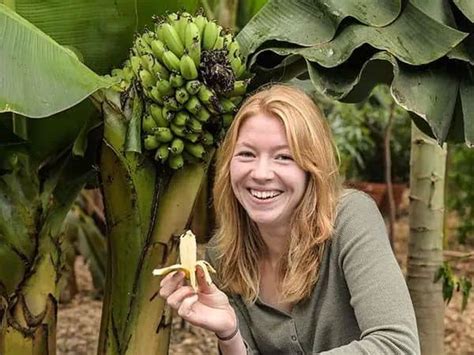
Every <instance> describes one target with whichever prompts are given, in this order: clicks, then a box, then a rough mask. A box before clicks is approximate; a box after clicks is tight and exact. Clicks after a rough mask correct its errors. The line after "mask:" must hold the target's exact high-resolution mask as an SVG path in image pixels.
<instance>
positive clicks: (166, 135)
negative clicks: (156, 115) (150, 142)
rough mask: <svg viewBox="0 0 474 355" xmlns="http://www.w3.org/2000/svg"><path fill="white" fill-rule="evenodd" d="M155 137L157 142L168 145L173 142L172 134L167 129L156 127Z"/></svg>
mask: <svg viewBox="0 0 474 355" xmlns="http://www.w3.org/2000/svg"><path fill="white" fill-rule="evenodd" d="M155 137H156V140H157V141H158V142H161V143H168V142H171V141H172V140H173V133H172V132H171V129H169V128H168V127H157V128H156V130H155ZM157 147H158V146H157Z"/></svg>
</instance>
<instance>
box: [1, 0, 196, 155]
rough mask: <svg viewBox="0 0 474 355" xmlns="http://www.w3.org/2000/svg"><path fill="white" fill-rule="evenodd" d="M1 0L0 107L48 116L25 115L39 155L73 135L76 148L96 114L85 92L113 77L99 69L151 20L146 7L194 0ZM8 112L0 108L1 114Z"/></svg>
mask: <svg viewBox="0 0 474 355" xmlns="http://www.w3.org/2000/svg"><path fill="white" fill-rule="evenodd" d="M2 2H3V1H0V28H1V30H0V34H1V36H0V37H1V38H2V41H1V42H0V113H1V112H15V113H18V114H20V115H23V116H28V117H33V118H47V120H49V121H48V122H46V121H42V122H39V123H38V122H36V123H32V122H30V120H28V119H27V120H26V126H27V127H28V128H27V129H26V130H25V131H26V132H27V133H28V138H30V135H31V140H34V141H37V142H38V144H40V146H39V147H38V149H36V147H35V145H34V144H33V146H32V150H31V151H32V152H34V153H35V157H36V158H37V159H38V160H39V161H42V160H43V159H45V158H46V157H47V156H49V154H51V153H52V152H59V151H61V149H64V148H65V147H66V146H70V145H71V144H73V143H74V146H73V148H74V154H76V155H83V154H84V152H85V149H86V148H87V141H86V137H87V133H88V132H89V131H90V130H91V129H93V128H94V127H96V126H97V125H98V124H100V121H101V119H100V117H99V116H98V113H97V111H96V110H95V108H94V107H93V105H92V104H91V103H90V102H88V101H87V100H86V101H84V99H85V98H86V97H88V96H89V95H91V94H93V93H94V92H95V91H96V90H98V89H100V88H106V87H109V86H110V85H112V84H113V81H112V80H111V79H110V78H109V77H107V76H104V77H101V76H100V75H98V74H105V73H108V72H110V70H111V69H112V68H113V67H117V66H119V65H120V64H121V63H122V61H123V60H124V59H125V58H126V56H127V55H128V50H129V47H130V43H131V42H132V39H133V36H134V33H136V32H137V31H140V30H142V29H143V28H144V27H145V26H150V25H151V21H152V15H153V14H156V15H160V14H163V13H165V12H166V11H176V10H180V9H186V10H188V11H190V12H193V11H195V10H196V8H197V5H198V1H197V0H179V1H173V2H171V1H151V0H141V1H128V0H106V1H102V0H87V1H80V2H66V1H63V2H58V1H53V0H47V1H38V0H17V1H14V2H10V1H9V2H4V4H5V5H9V6H10V7H12V8H8V7H7V6H5V5H2V4H1V3H2ZM67 109H70V111H68V112H63V111H64V110H67ZM58 112H63V113H62V114H57V113H58ZM11 119H12V118H10V116H8V117H5V116H4V115H0V121H4V120H11ZM43 125H45V126H43ZM30 126H31V127H30ZM43 130H44V133H43ZM35 133H37V134H36V135H35ZM33 135H34V136H33ZM45 137H47V139H46V138H45ZM23 138H25V139H26V138H27V137H23ZM0 143H1V142H0Z"/></svg>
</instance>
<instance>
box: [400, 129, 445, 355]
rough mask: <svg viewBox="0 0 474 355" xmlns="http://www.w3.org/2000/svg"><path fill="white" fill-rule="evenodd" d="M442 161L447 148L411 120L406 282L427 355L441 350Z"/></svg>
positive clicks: (421, 341)
mask: <svg viewBox="0 0 474 355" xmlns="http://www.w3.org/2000/svg"><path fill="white" fill-rule="evenodd" d="M445 164H446V149H445V148H442V147H440V146H439V145H438V144H437V143H436V142H435V141H434V140H433V139H431V138H429V137H427V136H426V135H424V134H423V133H422V132H421V131H419V130H418V129H417V128H416V127H415V125H414V124H413V123H412V142H411V161H410V239H409V246H408V264H407V284H408V288H409V290H410V294H411V298H412V300H413V305H414V307H415V313H416V320H417V324H418V333H419V336H420V343H421V352H422V354H427V355H431V354H443V353H444V323H443V319H444V303H443V295H442V285H441V283H434V282H433V280H434V277H435V274H436V271H437V270H438V268H439V267H440V266H441V264H442V262H443V213H444V178H445Z"/></svg>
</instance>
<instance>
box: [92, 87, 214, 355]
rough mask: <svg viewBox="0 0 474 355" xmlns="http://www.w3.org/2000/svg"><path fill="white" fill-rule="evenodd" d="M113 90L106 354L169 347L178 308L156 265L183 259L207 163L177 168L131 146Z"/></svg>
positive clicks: (107, 136) (106, 111)
mask: <svg viewBox="0 0 474 355" xmlns="http://www.w3.org/2000/svg"><path fill="white" fill-rule="evenodd" d="M107 95H108V98H106V99H105V101H103V103H102V109H103V115H104V140H103V145H102V149H101V156H100V171H101V179H102V190H103V196H104V206H105V212H106V218H107V226H108V231H107V237H108V260H107V277H106V286H105V295H104V303H103V312H102V321H101V330H100V336H99V348H98V354H111V355H112V354H167V353H168V346H169V339H170V331H171V321H172V313H171V312H170V310H169V309H168V308H167V306H166V305H165V303H164V301H163V300H162V299H161V298H160V297H159V296H158V289H159V281H160V280H159V279H158V278H157V277H154V276H153V275H152V270H153V269H155V268H160V267H163V266H165V265H169V264H173V263H175V262H176V259H177V249H178V248H177V247H178V242H179V240H178V237H179V235H180V234H182V233H183V232H184V231H185V230H186V228H187V227H189V225H190V221H191V214H192V210H193V205H194V202H195V199H196V196H197V195H198V192H199V189H200V187H201V185H202V180H203V178H204V176H205V173H206V170H207V164H194V165H185V167H184V168H182V169H180V170H177V171H175V172H170V171H169V170H165V169H159V168H157V167H156V165H155V163H154V161H153V159H150V158H148V157H146V156H145V155H143V154H140V153H136V152H125V151H126V149H125V144H126V135H127V123H128V119H127V117H126V114H124V113H123V111H122V109H121V104H120V100H119V99H118V95H114V94H112V93H110V92H108V93H107Z"/></svg>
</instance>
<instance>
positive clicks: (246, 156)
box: [237, 151, 253, 158]
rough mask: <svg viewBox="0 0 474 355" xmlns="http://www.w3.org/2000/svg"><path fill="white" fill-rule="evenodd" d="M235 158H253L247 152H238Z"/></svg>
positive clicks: (250, 153)
mask: <svg viewBox="0 0 474 355" xmlns="http://www.w3.org/2000/svg"><path fill="white" fill-rule="evenodd" d="M237 156H239V157H244V158H250V157H253V153H252V152H248V151H242V152H238V153H237Z"/></svg>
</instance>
